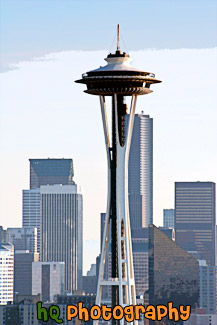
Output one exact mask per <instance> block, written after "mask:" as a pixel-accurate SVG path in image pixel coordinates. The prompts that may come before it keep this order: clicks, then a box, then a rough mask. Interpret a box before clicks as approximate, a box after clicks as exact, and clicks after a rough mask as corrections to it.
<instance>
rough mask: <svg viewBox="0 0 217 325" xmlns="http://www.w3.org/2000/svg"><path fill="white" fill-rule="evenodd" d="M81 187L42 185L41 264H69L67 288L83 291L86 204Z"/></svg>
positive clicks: (66, 268)
mask: <svg viewBox="0 0 217 325" xmlns="http://www.w3.org/2000/svg"><path fill="white" fill-rule="evenodd" d="M82 202H83V201H82V194H81V191H80V190H79V189H78V186H77V185H75V184H74V185H51V186H49V185H48V186H41V220H42V224H41V243H42V246H41V261H43V262H52V261H54V262H65V289H66V290H68V291H69V292H72V291H73V290H77V289H80V288H82V260H83V258H82V254H83V205H82V204H83V203H82Z"/></svg>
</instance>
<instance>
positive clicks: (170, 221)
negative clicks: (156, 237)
mask: <svg viewBox="0 0 217 325" xmlns="http://www.w3.org/2000/svg"><path fill="white" fill-rule="evenodd" d="M163 224H164V227H166V228H173V229H174V228H175V209H164V210H163Z"/></svg>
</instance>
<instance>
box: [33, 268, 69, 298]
mask: <svg viewBox="0 0 217 325" xmlns="http://www.w3.org/2000/svg"><path fill="white" fill-rule="evenodd" d="M64 269H65V263H64V262H34V263H32V294H33V295H37V294H38V293H40V294H41V299H42V301H43V302H47V301H50V302H51V301H53V298H54V295H57V294H59V295H61V294H63V292H64V279H65V274H64V273H65V272H64Z"/></svg>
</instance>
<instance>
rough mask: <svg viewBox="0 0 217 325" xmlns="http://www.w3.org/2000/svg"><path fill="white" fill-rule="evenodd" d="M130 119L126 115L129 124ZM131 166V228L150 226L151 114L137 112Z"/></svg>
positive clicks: (151, 195) (129, 179) (151, 175)
mask: <svg viewBox="0 0 217 325" xmlns="http://www.w3.org/2000/svg"><path fill="white" fill-rule="evenodd" d="M128 121H129V115H126V124H127V125H128ZM126 129H127V128H126ZM128 166H129V167H128V193H129V210H130V224H131V228H132V229H136V228H137V229H138V228H141V227H148V225H149V224H152V223H153V119H152V118H150V117H149V115H144V114H143V113H142V114H136V115H135V119H134V126H133V134H132V142H131V148H130V155H129V165H128Z"/></svg>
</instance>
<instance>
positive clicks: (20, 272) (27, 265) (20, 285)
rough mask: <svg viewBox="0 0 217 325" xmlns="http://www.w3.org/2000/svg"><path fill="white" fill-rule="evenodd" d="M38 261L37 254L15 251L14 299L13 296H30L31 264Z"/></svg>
mask: <svg viewBox="0 0 217 325" xmlns="http://www.w3.org/2000/svg"><path fill="white" fill-rule="evenodd" d="M38 261H39V254H38V253H30V252H29V251H18V250H17V251H15V253H14V298H15V295H16V294H18V295H23V296H24V295H31V294H32V263H33V262H38Z"/></svg>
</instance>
